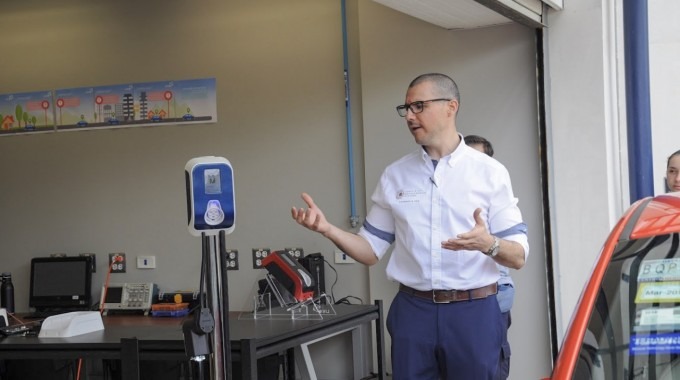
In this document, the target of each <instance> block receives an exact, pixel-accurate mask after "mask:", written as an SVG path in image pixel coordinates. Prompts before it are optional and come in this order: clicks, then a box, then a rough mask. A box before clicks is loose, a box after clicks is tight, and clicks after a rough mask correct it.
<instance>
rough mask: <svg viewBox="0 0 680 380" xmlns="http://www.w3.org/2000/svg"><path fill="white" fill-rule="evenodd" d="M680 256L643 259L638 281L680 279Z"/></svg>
mask: <svg viewBox="0 0 680 380" xmlns="http://www.w3.org/2000/svg"><path fill="white" fill-rule="evenodd" d="M679 280H680V258H678V259H661V260H643V261H642V264H641V265H640V270H639V272H638V282H656V281H679Z"/></svg>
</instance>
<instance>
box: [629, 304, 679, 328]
mask: <svg viewBox="0 0 680 380" xmlns="http://www.w3.org/2000/svg"><path fill="white" fill-rule="evenodd" d="M635 325H636V326H659V325H671V326H673V325H680V307H673V308H670V307H669V308H663V309H662V308H654V309H645V310H641V311H640V312H639V313H638V318H636V321H635Z"/></svg>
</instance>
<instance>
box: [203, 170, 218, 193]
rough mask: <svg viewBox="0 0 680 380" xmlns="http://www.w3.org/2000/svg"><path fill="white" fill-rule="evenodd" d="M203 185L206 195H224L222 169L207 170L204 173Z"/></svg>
mask: <svg viewBox="0 0 680 380" xmlns="http://www.w3.org/2000/svg"><path fill="white" fill-rule="evenodd" d="M203 184H204V187H205V193H206V194H222V181H221V180H220V169H205V171H203Z"/></svg>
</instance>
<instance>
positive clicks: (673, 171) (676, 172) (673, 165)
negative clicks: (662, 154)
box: [666, 150, 680, 192]
mask: <svg viewBox="0 0 680 380" xmlns="http://www.w3.org/2000/svg"><path fill="white" fill-rule="evenodd" d="M666 191H667V192H669V191H680V150H678V151H676V152H675V153H673V154H671V155H670V157H668V162H667V163H666Z"/></svg>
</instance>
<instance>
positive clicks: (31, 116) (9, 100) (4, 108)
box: [0, 91, 54, 134]
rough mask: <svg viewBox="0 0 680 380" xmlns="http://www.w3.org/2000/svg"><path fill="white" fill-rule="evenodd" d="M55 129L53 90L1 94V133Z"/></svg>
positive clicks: (51, 130)
mask: <svg viewBox="0 0 680 380" xmlns="http://www.w3.org/2000/svg"><path fill="white" fill-rule="evenodd" d="M53 131H54V107H53V105H52V91H39V92H25V93H19V94H6V95H0V134H17V133H37V132H53Z"/></svg>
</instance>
